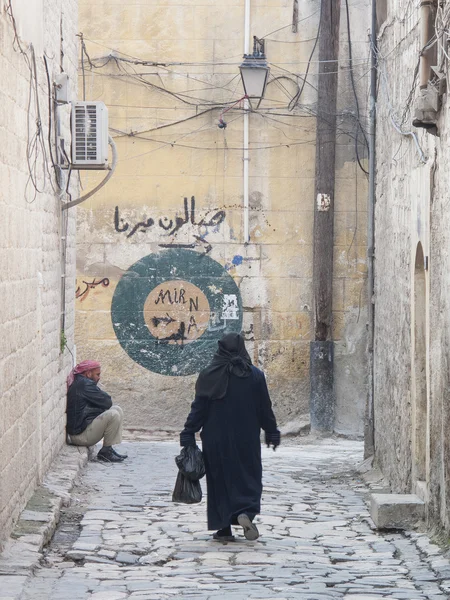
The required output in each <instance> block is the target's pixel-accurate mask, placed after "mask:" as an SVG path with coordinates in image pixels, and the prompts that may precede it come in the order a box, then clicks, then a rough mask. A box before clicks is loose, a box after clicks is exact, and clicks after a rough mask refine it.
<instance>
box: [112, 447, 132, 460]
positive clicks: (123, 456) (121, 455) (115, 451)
mask: <svg viewBox="0 0 450 600" xmlns="http://www.w3.org/2000/svg"><path fill="white" fill-rule="evenodd" d="M111 450H112V451H113V453H114V454H115V455H116V456H118V457H119V458H121V459H122V460H125V458H128V454H119V453H118V452H117V450H114V448H113V447H112V446H111Z"/></svg>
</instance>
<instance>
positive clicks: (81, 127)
mask: <svg viewBox="0 0 450 600" xmlns="http://www.w3.org/2000/svg"><path fill="white" fill-rule="evenodd" d="M71 167H72V169H107V168H108V109H107V108H106V106H105V105H104V103H103V102H74V103H73V104H72V163H71Z"/></svg>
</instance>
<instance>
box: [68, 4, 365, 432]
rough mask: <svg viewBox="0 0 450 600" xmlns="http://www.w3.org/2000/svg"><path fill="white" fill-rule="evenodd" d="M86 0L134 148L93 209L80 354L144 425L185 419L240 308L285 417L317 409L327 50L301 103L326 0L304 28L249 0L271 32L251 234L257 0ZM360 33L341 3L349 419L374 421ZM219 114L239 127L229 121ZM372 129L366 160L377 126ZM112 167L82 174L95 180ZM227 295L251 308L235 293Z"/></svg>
mask: <svg viewBox="0 0 450 600" xmlns="http://www.w3.org/2000/svg"><path fill="white" fill-rule="evenodd" d="M80 6H81V13H80V15H81V17H80V18H81V26H80V29H81V30H82V31H83V33H84V37H85V42H86V48H87V53H88V55H89V57H90V60H91V64H90V63H89V60H88V59H87V58H86V59H85V61H84V68H85V70H84V80H85V86H86V97H87V99H102V100H103V101H104V102H105V103H106V104H107V105H108V107H109V111H110V112H109V115H110V126H111V132H112V135H113V136H114V137H115V142H116V144H117V148H118V152H119V164H118V168H117V172H116V173H115V175H114V177H113V179H112V180H111V183H110V184H108V185H107V186H106V187H105V188H104V189H103V190H102V192H101V193H99V194H98V195H96V196H95V197H94V198H92V199H91V200H89V201H88V202H86V203H85V204H83V205H82V206H81V207H80V208H79V211H78V233H79V237H78V254H77V256H78V260H77V268H78V283H77V304H76V306H77V328H76V329H77V355H78V358H79V359H80V360H81V359H84V358H87V357H96V358H98V359H100V360H101V361H102V363H103V367H104V369H103V374H104V379H103V381H104V384H105V386H106V387H107V388H108V390H109V391H111V392H112V394H113V396H114V397H115V399H116V401H117V402H119V403H120V404H122V405H123V406H124V408H125V409H126V411H125V412H126V424H127V426H128V427H131V428H133V427H135V428H139V427H143V428H148V429H151V428H167V429H170V428H174V429H179V428H180V427H181V426H182V423H183V420H184V418H185V416H186V412H187V409H188V406H189V403H190V402H191V400H192V396H193V386H194V382H195V379H196V373H197V372H198V371H199V370H200V369H201V368H202V367H203V366H204V365H205V364H206V362H207V359H208V356H210V355H211V353H212V352H213V350H214V347H215V346H216V341H217V339H218V338H219V337H220V336H221V334H222V333H223V332H224V331H225V329H226V328H232V329H234V330H239V329H240V328H241V326H242V329H243V331H244V332H245V336H246V339H247V344H248V348H249V351H250V354H251V355H252V358H253V360H254V362H255V364H256V365H258V366H259V367H261V368H262V369H264V371H265V372H266V375H267V377H268V381H269V387H270V389H271V393H272V396H273V400H274V403H275V407H276V412H277V415H278V416H279V419H280V422H281V423H283V422H287V421H289V420H293V419H296V418H298V417H299V416H300V415H302V414H305V413H308V412H309V409H308V403H309V342H310V340H311V318H312V297H311V292H312V290H311V282H312V228H313V207H314V197H313V196H314V169H315V164H314V162H315V126H316V123H315V103H316V89H315V87H316V83H317V66H318V65H317V52H316V53H315V55H314V57H313V60H312V62H311V64H310V66H309V74H308V78H307V83H306V84H305V86H304V87H303V91H302V94H301V97H300V98H299V100H298V103H297V105H296V106H295V107H293V105H292V104H291V103H290V102H291V100H292V98H293V97H295V95H296V93H297V92H298V91H299V90H300V88H302V86H303V83H302V82H303V79H304V76H305V73H306V71H307V65H308V60H309V58H310V55H311V52H312V49H313V47H314V42H315V38H316V34H317V28H318V19H319V13H320V11H319V2H318V1H317V0H307V1H301V2H299V3H298V10H299V12H298V16H297V18H298V20H299V21H300V23H299V24H298V32H297V33H294V32H293V31H292V25H291V24H292V19H293V12H292V11H293V4H292V2H291V1H287V0H265V1H263V2H258V3H254V2H252V3H251V18H250V20H251V26H250V33H251V35H257V36H258V37H263V36H265V43H266V55H267V57H268V60H269V62H270V66H271V77H270V81H269V84H268V87H267V91H266V95H265V98H264V100H263V102H262V103H261V106H260V107H259V108H258V109H255V110H254V112H252V113H251V114H250V116H249V120H250V152H249V158H250V161H249V211H248V219H249V233H250V240H249V243H245V239H244V218H245V216H244V213H245V210H244V209H243V144H244V137H243V120H244V115H243V102H242V101H241V102H239V99H240V98H241V97H242V95H243V91H242V85H241V82H240V77H239V71H238V67H239V64H240V63H241V61H242V54H243V51H244V48H243V45H244V0H231V1H230V2H227V3H226V4H223V3H218V2H214V1H213V0H208V1H207V2H187V1H182V2H179V3H178V4H177V6H176V10H175V7H174V6H173V5H172V3H171V2H169V1H167V0H159V1H158V2H148V1H146V2H144V1H142V2H133V3H131V4H129V3H128V4H120V3H111V2H109V1H108V2H106V1H102V0H95V1H93V2H92V1H90V2H87V1H83V2H81V5H80ZM111 7H113V10H111ZM350 9H351V11H352V34H353V42H354V44H353V59H354V64H353V68H354V73H355V79H356V86H357V89H358V91H359V94H360V104H361V112H362V115H361V118H362V120H364V119H365V92H366V89H367V49H368V45H367V37H366V30H367V19H368V13H367V11H366V7H365V3H357V2H350ZM275 30H277V31H275ZM270 32H273V33H270ZM269 34H270V35H269ZM346 40H347V28H346V13H345V4H344V3H343V6H342V41H343V45H342V52H341V56H340V101H339V107H338V112H339V114H338V126H339V137H338V144H339V147H338V160H337V167H336V177H337V188H336V199H335V204H336V220H335V225H336V230H335V241H334V244H335V286H334V338H335V339H336V341H337V348H336V381H337V384H336V390H337V415H336V429H337V430H338V431H340V432H342V433H347V434H353V435H355V434H356V435H358V434H361V433H362V430H363V426H362V421H363V419H362V415H363V411H364V404H365V396H366V391H365V366H364V365H365V360H364V349H365V341H364V335H365V325H366V310H365V306H366V298H365V293H364V286H365V254H366V250H365V228H366V225H365V222H366V221H365V217H366V212H365V211H366V190H367V185H366V179H365V176H364V175H363V173H362V172H361V171H360V172H359V173H358V171H357V169H358V167H357V165H356V162H355V144H354V138H355V135H356V130H357V128H356V126H355V124H356V119H355V115H356V109H355V99H354V96H353V91H352V87H351V84H350V79H349V73H350V71H349V55H348V47H347V45H346ZM142 61H147V62H146V64H142ZM174 94H175V95H174ZM233 105H234V106H233ZM227 109H229V110H227ZM223 111H227V112H223ZM221 118H223V120H224V121H225V122H227V127H226V128H219V127H218V124H219V120H220V119H221ZM175 123H176V124H175ZM359 143H360V146H361V155H362V160H363V162H364V161H365V154H364V149H363V143H362V137H361V135H360V138H359ZM96 181H97V178H96V177H94V176H89V178H87V179H86V178H84V183H85V185H86V186H87V187H89V186H91V185H93V184H94V183H95V182H96ZM183 282H184V283H183ZM193 286H195V287H193ZM169 292H170V296H169ZM227 302H235V303H236V308H237V310H235V309H234V307H233V306H229V307H228V308H224V306H226V304H227ZM192 319H194V321H193V320H192ZM183 338H185V339H183Z"/></svg>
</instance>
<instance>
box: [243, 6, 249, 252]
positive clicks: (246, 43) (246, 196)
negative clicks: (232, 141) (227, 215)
mask: <svg viewBox="0 0 450 600" xmlns="http://www.w3.org/2000/svg"><path fill="white" fill-rule="evenodd" d="M249 53H250V0H245V13H244V54H249ZM249 112H250V104H249V101H248V100H247V99H245V100H244V150H243V158H242V160H243V163H244V172H243V179H244V181H243V195H244V215H243V217H244V244H247V242H248V241H249V238H250V235H249V185H248V184H249V162H250V157H249V152H248V145H249V125H250V124H249V116H250V115H249Z"/></svg>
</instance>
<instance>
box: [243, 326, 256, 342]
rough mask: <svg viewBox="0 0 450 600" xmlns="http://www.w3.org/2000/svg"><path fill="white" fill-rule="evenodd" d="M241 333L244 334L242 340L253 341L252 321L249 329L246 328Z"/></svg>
mask: <svg viewBox="0 0 450 600" xmlns="http://www.w3.org/2000/svg"><path fill="white" fill-rule="evenodd" d="M242 335H243V336H244V340H245V341H246V342H253V341H254V339H255V332H254V330H253V323H250V327H249V329H247V330H246V331H243V332H242Z"/></svg>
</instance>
